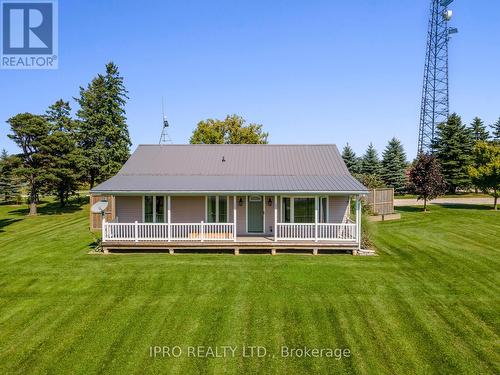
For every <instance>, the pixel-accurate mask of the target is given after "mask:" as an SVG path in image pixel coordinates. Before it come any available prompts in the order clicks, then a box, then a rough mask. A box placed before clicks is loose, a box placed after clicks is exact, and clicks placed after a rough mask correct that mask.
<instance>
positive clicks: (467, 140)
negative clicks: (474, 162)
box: [433, 113, 474, 193]
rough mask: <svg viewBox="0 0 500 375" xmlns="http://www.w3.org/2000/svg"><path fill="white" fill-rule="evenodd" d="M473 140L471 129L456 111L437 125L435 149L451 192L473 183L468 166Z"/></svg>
mask: <svg viewBox="0 0 500 375" xmlns="http://www.w3.org/2000/svg"><path fill="white" fill-rule="evenodd" d="M473 142H474V141H473V138H472V134H471V132H470V130H469V129H467V128H466V127H465V125H463V124H462V120H461V118H460V116H458V115H457V114H456V113H453V114H452V115H451V116H450V117H449V118H448V121H446V122H443V123H441V124H439V125H438V126H437V132H436V141H435V142H434V143H433V149H434V151H435V155H436V156H437V159H438V161H439V163H440V164H441V168H442V172H443V176H444V179H445V181H446V184H447V185H448V191H449V192H450V193H455V192H456V191H457V189H458V188H466V187H469V186H470V184H471V180H470V176H469V173H468V167H469V166H470V164H471V152H472V145H473Z"/></svg>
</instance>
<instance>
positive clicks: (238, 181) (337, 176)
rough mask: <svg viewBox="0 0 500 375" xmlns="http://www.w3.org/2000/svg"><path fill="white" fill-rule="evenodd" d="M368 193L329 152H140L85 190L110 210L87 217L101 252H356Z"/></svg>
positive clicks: (264, 148)
mask: <svg viewBox="0 0 500 375" xmlns="http://www.w3.org/2000/svg"><path fill="white" fill-rule="evenodd" d="M366 193H367V189H366V188H365V187H364V186H363V185H362V184H361V183H360V182H358V181H357V180H356V179H355V178H354V177H353V176H351V174H350V173H349V171H348V170H347V168H346V166H345V164H344V161H343V160H342V157H341V155H340V153H339V151H338V149H337V147H336V146H335V145H260V144H259V145H203V144H201V145H140V146H139V147H138V148H137V150H136V151H135V152H134V153H133V154H132V156H131V157H130V159H129V160H128V161H127V162H126V163H125V165H124V166H123V168H122V169H121V170H120V171H119V172H118V174H117V175H115V176H114V177H112V178H110V179H109V180H107V181H105V182H103V183H101V184H100V185H98V186H96V187H95V188H93V189H92V190H91V198H92V202H97V201H100V200H106V201H108V203H109V204H108V209H107V211H106V215H105V216H104V218H103V220H102V221H101V220H100V219H99V217H100V216H99V215H98V214H91V216H92V222H93V224H92V225H93V226H98V227H99V228H100V229H102V243H103V247H104V249H105V251H107V250H113V249H125V248H127V249H137V250H140V249H148V248H161V249H168V250H170V252H174V251H175V249H181V248H184V249H186V248H193V249H231V251H235V253H238V252H239V251H240V250H244V249H268V250H270V251H271V252H272V253H273V254H275V253H276V251H280V250H282V249H308V250H311V251H313V253H314V254H316V253H318V251H322V250H326V249H328V250H332V249H346V250H351V251H353V253H356V250H357V249H359V248H360V243H361V206H360V197H361V196H362V195H364V194H366ZM351 203H352V204H351ZM351 206H352V207H353V208H351Z"/></svg>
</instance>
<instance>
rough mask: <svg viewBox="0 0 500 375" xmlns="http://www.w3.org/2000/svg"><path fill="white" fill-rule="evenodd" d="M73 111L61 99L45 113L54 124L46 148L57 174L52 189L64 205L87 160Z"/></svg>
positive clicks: (44, 149)
mask: <svg viewBox="0 0 500 375" xmlns="http://www.w3.org/2000/svg"><path fill="white" fill-rule="evenodd" d="M70 113H71V107H70V105H69V103H68V102H65V101H63V100H62V99H60V100H58V101H57V102H55V103H54V104H53V105H51V106H50V107H49V109H48V110H47V112H46V114H45V118H46V119H47V121H48V122H49V124H50V134H49V138H48V140H47V142H46V143H45V146H44V147H43V148H42V151H43V152H44V153H45V154H47V157H48V160H49V164H50V168H51V169H52V174H53V175H54V176H55V178H54V180H53V181H52V185H51V187H50V189H51V190H53V191H54V193H55V194H56V196H57V198H58V199H59V203H60V204H61V206H64V205H65V203H66V202H67V200H68V197H69V195H70V194H73V193H74V192H75V191H76V189H77V187H78V182H79V180H80V178H81V169H82V164H83V160H82V157H83V156H82V153H81V150H80V149H79V148H78V147H77V146H78V145H77V137H76V134H75V122H74V121H73V119H72V118H71V115H70Z"/></svg>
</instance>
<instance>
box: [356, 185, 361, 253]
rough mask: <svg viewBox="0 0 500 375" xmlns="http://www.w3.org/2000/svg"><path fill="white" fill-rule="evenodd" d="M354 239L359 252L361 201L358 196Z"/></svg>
mask: <svg viewBox="0 0 500 375" xmlns="http://www.w3.org/2000/svg"><path fill="white" fill-rule="evenodd" d="M356 239H357V240H358V250H361V201H360V199H359V195H357V196H356Z"/></svg>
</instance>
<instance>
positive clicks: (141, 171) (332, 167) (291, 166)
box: [92, 145, 366, 193]
mask: <svg viewBox="0 0 500 375" xmlns="http://www.w3.org/2000/svg"><path fill="white" fill-rule="evenodd" d="M222 160H224V161H222ZM365 191H366V188H365V187H364V186H363V185H362V184H361V183H360V182H358V181H357V180H356V179H355V178H354V177H352V176H351V175H350V174H349V171H348V170H347V168H346V166H345V164H344V161H343V160H342V157H341V155H340V153H339V151H338V149H337V147H336V146H335V145H140V146H139V147H138V148H137V150H136V151H135V152H134V153H133V154H132V156H131V157H130V159H129V160H128V161H127V162H126V163H125V165H124V166H123V168H122V169H121V170H120V171H119V172H118V174H117V175H116V176H114V177H112V178H110V179H109V180H107V181H105V182H103V183H102V184H100V185H98V186H96V187H95V188H94V189H92V192H93V193H131V192H178V193H181V192H186V193H193V192H365Z"/></svg>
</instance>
